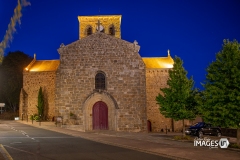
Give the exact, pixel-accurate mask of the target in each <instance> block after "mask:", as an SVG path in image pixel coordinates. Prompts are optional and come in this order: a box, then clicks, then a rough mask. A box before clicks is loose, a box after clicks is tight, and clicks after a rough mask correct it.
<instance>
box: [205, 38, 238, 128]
mask: <svg viewBox="0 0 240 160" xmlns="http://www.w3.org/2000/svg"><path fill="white" fill-rule="evenodd" d="M239 84H240V44H239V43H238V42H237V41H236V40H234V41H232V42H231V41H229V40H224V44H223V48H222V50H221V51H220V52H219V53H217V54H216V61H214V62H212V63H211V64H210V65H209V66H208V68H207V76H206V81H205V84H203V86H204V88H205V91H204V99H205V101H204V105H203V106H202V113H203V115H204V119H205V120H206V121H209V122H211V123H213V124H215V125H218V126H222V127H234V128H240V85H239Z"/></svg>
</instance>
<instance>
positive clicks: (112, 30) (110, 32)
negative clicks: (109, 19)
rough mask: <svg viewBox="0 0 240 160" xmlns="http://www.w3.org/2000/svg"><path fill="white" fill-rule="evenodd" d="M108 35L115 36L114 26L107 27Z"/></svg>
mask: <svg viewBox="0 0 240 160" xmlns="http://www.w3.org/2000/svg"><path fill="white" fill-rule="evenodd" d="M109 34H110V35H112V36H114V35H115V28H114V25H111V26H110V27H109Z"/></svg>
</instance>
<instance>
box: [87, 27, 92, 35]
mask: <svg viewBox="0 0 240 160" xmlns="http://www.w3.org/2000/svg"><path fill="white" fill-rule="evenodd" d="M91 34H92V27H91V26H89V27H88V28H87V36H89V35H91Z"/></svg>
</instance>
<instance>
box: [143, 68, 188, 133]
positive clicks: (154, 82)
mask: <svg viewBox="0 0 240 160" xmlns="http://www.w3.org/2000/svg"><path fill="white" fill-rule="evenodd" d="M168 71H169V69H149V68H148V69H146V92H147V119H148V121H150V123H151V131H152V132H161V131H165V130H166V128H167V129H168V130H170V131H173V130H174V131H181V130H182V121H173V120H172V119H170V118H165V117H164V116H163V115H162V114H161V113H160V111H159V104H157V102H156V97H157V96H158V94H159V93H161V91H160V88H165V87H166V86H167V80H168V77H169V75H168ZM185 124H186V125H189V121H188V120H185Z"/></svg>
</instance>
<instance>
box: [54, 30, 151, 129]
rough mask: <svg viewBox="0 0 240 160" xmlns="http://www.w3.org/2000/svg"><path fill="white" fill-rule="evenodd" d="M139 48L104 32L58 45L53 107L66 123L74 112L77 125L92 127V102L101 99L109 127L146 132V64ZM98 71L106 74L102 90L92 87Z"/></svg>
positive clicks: (84, 127)
mask: <svg viewBox="0 0 240 160" xmlns="http://www.w3.org/2000/svg"><path fill="white" fill-rule="evenodd" d="M139 48H140V47H139V46H138V45H137V44H134V43H129V42H127V41H124V40H121V39H119V38H115V37H112V36H109V35H106V34H103V33H95V34H93V35H90V36H88V37H86V38H83V39H82V40H78V41H76V42H74V43H71V44H69V45H67V46H62V47H61V48H59V50H58V51H59V53H60V66H59V68H58V71H57V82H56V85H57V86H56V106H57V107H58V108H59V110H58V111H59V114H60V115H62V116H63V117H64V119H65V120H66V123H67V120H68V119H69V114H70V112H73V113H74V114H75V115H76V116H77V124H79V125H80V126H81V127H83V130H91V129H92V127H91V125H92V124H91V119H92V117H91V111H92V105H93V104H94V103H95V102H97V101H99V100H102V101H104V102H105V103H106V104H108V105H109V106H108V107H109V110H111V113H109V114H111V115H110V116H109V117H108V118H109V121H112V122H114V123H113V124H112V125H113V127H112V130H118V131H136V132H137V131H146V127H147V122H146V80H145V66H144V63H143V61H142V59H141V57H140V55H139V54H138V51H139ZM98 71H102V72H104V73H105V75H106V90H104V91H96V90H95V75H96V74H97V72H98ZM95 92H97V93H95ZM108 101H109V102H108Z"/></svg>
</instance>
